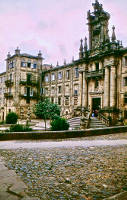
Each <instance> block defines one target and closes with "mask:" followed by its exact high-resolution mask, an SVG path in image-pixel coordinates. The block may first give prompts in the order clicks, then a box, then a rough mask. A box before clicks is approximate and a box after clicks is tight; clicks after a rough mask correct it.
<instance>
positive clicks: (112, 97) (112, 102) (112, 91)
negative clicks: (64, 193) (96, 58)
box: [110, 66, 116, 107]
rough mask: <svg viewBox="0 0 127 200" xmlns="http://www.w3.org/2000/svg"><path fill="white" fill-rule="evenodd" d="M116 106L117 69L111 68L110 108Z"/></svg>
mask: <svg viewBox="0 0 127 200" xmlns="http://www.w3.org/2000/svg"><path fill="white" fill-rule="evenodd" d="M114 106H116V67H115V66H111V71H110V107H114Z"/></svg>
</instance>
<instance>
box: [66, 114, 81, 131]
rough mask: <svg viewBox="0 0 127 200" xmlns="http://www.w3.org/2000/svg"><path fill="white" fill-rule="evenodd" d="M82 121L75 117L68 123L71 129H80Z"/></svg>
mask: <svg viewBox="0 0 127 200" xmlns="http://www.w3.org/2000/svg"><path fill="white" fill-rule="evenodd" d="M80 121H81V117H74V118H71V119H69V120H68V123H69V125H70V129H72V130H73V129H80Z"/></svg>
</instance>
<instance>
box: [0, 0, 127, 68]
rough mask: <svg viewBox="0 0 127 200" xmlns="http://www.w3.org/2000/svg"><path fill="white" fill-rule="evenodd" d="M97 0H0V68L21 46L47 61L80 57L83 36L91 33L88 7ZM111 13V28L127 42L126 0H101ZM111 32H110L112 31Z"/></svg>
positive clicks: (50, 62) (53, 61)
mask: <svg viewBox="0 0 127 200" xmlns="http://www.w3.org/2000/svg"><path fill="white" fill-rule="evenodd" d="M92 2H94V0H93V1H92V0H46V1H44V0H6V1H5V0H0V47H1V48H0V72H3V71H5V61H4V60H5V59H6V55H7V53H8V51H10V53H11V54H13V53H14V50H15V49H16V47H17V46H18V47H19V48H20V49H21V52H22V53H30V54H33V55H37V53H38V51H39V50H41V51H42V54H43V57H44V58H45V60H44V63H49V64H53V65H56V63H57V60H58V61H59V64H60V65H62V64H63V62H64V59H66V61H67V63H69V62H71V60H72V56H74V57H75V59H77V58H78V53H79V44H80V42H79V41H80V39H81V38H84V37H85V36H88V30H87V29H88V27H87V25H86V23H87V19H86V18H87V11H88V10H89V9H90V10H91V11H92ZM100 3H102V4H103V8H104V10H105V11H107V12H109V13H110V14H111V19H110V26H109V28H110V30H111V27H112V25H115V26H116V35H117V39H120V40H122V41H123V44H124V46H127V2H126V1H125V0H100ZM110 34H111V32H110Z"/></svg>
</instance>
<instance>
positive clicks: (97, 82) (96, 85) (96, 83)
mask: <svg viewBox="0 0 127 200" xmlns="http://www.w3.org/2000/svg"><path fill="white" fill-rule="evenodd" d="M98 86H99V81H98V80H95V89H97V88H98Z"/></svg>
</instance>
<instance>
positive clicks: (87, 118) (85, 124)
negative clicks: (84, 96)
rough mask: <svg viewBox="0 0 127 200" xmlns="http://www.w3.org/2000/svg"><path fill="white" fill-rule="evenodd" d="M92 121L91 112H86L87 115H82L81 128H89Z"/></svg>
mask: <svg viewBox="0 0 127 200" xmlns="http://www.w3.org/2000/svg"><path fill="white" fill-rule="evenodd" d="M89 123H90V112H86V114H85V116H82V117H81V123H80V128H81V130H83V129H87V128H88V127H89Z"/></svg>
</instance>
